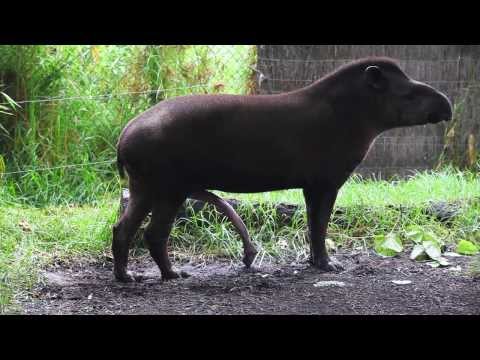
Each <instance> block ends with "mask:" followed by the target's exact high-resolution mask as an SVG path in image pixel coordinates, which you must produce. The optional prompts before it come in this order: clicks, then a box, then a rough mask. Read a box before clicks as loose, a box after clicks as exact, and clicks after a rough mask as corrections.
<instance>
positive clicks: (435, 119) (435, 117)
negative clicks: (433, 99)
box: [427, 112, 452, 124]
mask: <svg viewBox="0 0 480 360" xmlns="http://www.w3.org/2000/svg"><path fill="white" fill-rule="evenodd" d="M451 119H452V114H451V113H446V112H432V113H430V114H428V117H427V121H428V122H429V123H431V124H437V123H439V122H441V121H450V120H451Z"/></svg>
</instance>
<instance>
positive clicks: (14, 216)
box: [0, 170, 480, 312]
mask: <svg viewBox="0 0 480 360" xmlns="http://www.w3.org/2000/svg"><path fill="white" fill-rule="evenodd" d="M479 185H480V184H479V179H478V177H476V176H475V175H474V174H470V173H462V172H458V171H454V170H445V171H442V172H439V173H421V174H417V175H416V176H414V177H412V178H411V179H408V180H402V181H397V182H393V183H388V182H386V181H385V182H374V181H370V180H360V179H359V178H353V179H351V180H350V181H349V182H348V183H347V184H346V185H345V187H344V188H342V191H341V192H340V194H339V198H338V202H337V206H341V207H342V209H344V211H345V213H344V214H343V215H342V217H341V219H340V220H341V222H331V223H330V226H329V235H328V236H329V238H331V239H333V240H334V241H335V242H336V244H337V245H338V246H343V247H344V248H357V247H361V248H365V247H368V246H371V244H372V240H373V237H374V236H375V235H380V234H385V233H387V232H390V231H396V232H398V233H399V234H400V235H401V236H403V235H404V233H405V229H407V228H408V227H409V226H411V225H420V226H422V227H423V228H424V229H428V230H431V231H433V232H434V233H435V234H436V235H437V236H438V237H440V238H442V239H443V240H445V242H446V243H447V244H454V243H456V242H458V241H459V240H460V239H469V240H471V241H474V242H476V243H477V244H478V243H479V241H480V216H479V214H480V200H479V199H480V186H479ZM112 190H114V191H115V192H112V191H108V192H106V193H99V194H98V197H97V199H96V200H95V201H93V202H91V203H90V204H84V205H48V206H42V207H35V206H32V205H25V204H20V202H15V199H13V198H12V197H10V196H9V195H8V194H9V192H8V191H4V192H3V193H1V194H0V311H2V312H9V311H13V310H12V309H14V307H12V304H13V303H12V301H13V299H14V297H15V296H19V295H20V294H22V292H24V291H28V289H29V288H30V287H31V286H32V284H34V283H35V281H36V279H37V272H38V270H39V269H40V268H41V267H42V266H45V265H46V264H48V263H49V262H51V261H53V260H58V259H63V260H65V261H69V260H72V259H78V258H84V257H92V258H101V257H102V256H103V255H105V254H106V253H110V246H111V227H112V225H113V223H114V222H115V221H116V217H117V211H118V190H119V187H118V183H117V187H116V188H115V189H112ZM224 195H225V196H226V197H230V198H231V197H236V198H240V199H243V200H244V202H243V205H242V207H241V209H240V211H239V213H240V215H241V217H242V218H243V219H244V221H245V223H246V225H247V227H248V229H249V231H250V233H251V236H252V239H253V241H254V242H255V243H256V245H257V247H258V249H259V250H260V253H259V256H258V257H257V259H256V265H260V266H261V264H262V262H268V261H270V260H272V259H273V258H277V259H279V258H280V259H282V258H284V259H292V258H293V259H305V258H306V256H307V255H308V246H307V245H306V221H305V213H304V212H300V213H298V214H297V215H296V217H295V219H294V221H293V224H292V225H291V226H281V225H280V224H279V223H278V221H276V216H275V213H274V207H273V206H272V205H273V203H276V202H287V203H290V202H291V203H299V204H301V203H302V198H301V193H300V192H299V191H295V190H291V191H283V192H275V193H264V194H249V195H243V194H242V195H239V194H224ZM431 200H441V201H443V200H448V201H456V200H462V201H463V202H462V204H463V206H462V211H461V213H460V214H459V215H458V216H457V218H456V219H455V220H454V222H453V223H452V224H451V226H450V227H447V226H445V225H444V224H442V223H439V222H437V221H435V220H433V219H431V218H429V217H427V216H426V215H425V214H424V213H423V211H422V209H423V208H424V207H425V206H426V204H428V202H429V201H431ZM254 202H260V203H261V206H260V208H257V209H256V210H255V211H254V210H253V207H252V203H254ZM388 205H409V207H408V208H406V210H404V211H403V212H401V211H400V210H399V209H398V208H395V207H388ZM214 214H216V213H214ZM207 215H208V214H207V213H205V212H201V213H199V214H197V215H196V216H195V217H193V218H191V219H189V220H188V221H186V222H183V223H179V224H177V226H175V227H174V229H173V231H172V252H171V256H172V257H173V258H174V259H178V258H179V257H185V256H187V257H188V256H203V257H218V256H220V257H227V258H231V259H235V260H237V261H240V258H241V256H242V246H241V241H240V239H239V237H238V235H237V234H236V232H235V231H234V229H233V226H232V225H231V224H230V223H228V222H226V221H224V220H223V219H222V218H220V217H219V216H218V215H216V216H217V218H216V220H215V219H214V220H212V219H210V218H209V217H208V216H207ZM208 219H210V220H208ZM406 245H407V246H408V245H409V244H408V243H407V244H406ZM141 251H144V250H141Z"/></svg>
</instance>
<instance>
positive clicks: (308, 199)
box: [303, 185, 343, 271]
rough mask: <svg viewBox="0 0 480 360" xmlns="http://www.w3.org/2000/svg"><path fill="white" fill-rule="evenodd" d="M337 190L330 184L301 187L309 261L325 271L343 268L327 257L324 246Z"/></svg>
mask: <svg viewBox="0 0 480 360" xmlns="http://www.w3.org/2000/svg"><path fill="white" fill-rule="evenodd" d="M337 193H338V190H337V189H336V188H334V187H331V186H327V187H326V186H324V185H317V186H312V187H310V188H308V189H307V188H306V189H303V195H304V197H305V204H306V207H307V222H308V231H309V238H310V261H311V263H312V265H313V266H314V267H316V268H319V269H321V270H325V271H340V270H343V267H342V265H341V264H339V263H338V262H336V261H332V260H331V259H330V258H329V257H328V252H327V248H326V246H325V236H326V234H327V227H328V222H329V220H330V215H331V213H332V209H333V205H334V203H335V199H336V198H337Z"/></svg>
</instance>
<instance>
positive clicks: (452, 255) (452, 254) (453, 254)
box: [443, 251, 463, 257]
mask: <svg viewBox="0 0 480 360" xmlns="http://www.w3.org/2000/svg"><path fill="white" fill-rule="evenodd" d="M443 256H449V257H458V256H463V255H460V254H458V253H455V252H451V251H447V252H446V253H443Z"/></svg>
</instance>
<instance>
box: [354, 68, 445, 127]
mask: <svg viewBox="0 0 480 360" xmlns="http://www.w3.org/2000/svg"><path fill="white" fill-rule="evenodd" d="M353 67H354V68H356V69H354V70H356V71H354V73H355V77H356V80H357V81H355V85H356V86H359V87H360V89H358V90H360V91H361V92H362V93H363V96H362V98H363V99H364V100H365V101H366V102H367V103H368V104H369V110H371V111H372V115H373V117H374V118H375V119H372V120H374V121H376V122H377V123H378V125H380V126H381V127H382V128H384V129H390V128H395V127H403V126H413V125H424V124H435V123H438V122H441V121H443V120H445V121H449V120H450V119H451V118H452V105H451V103H450V100H449V99H448V98H447V97H446V96H445V95H444V94H443V93H441V92H440V91H438V90H436V89H434V88H433V87H431V86H429V85H427V84H425V83H422V82H419V81H415V80H413V79H411V78H410V77H409V76H408V75H406V74H405V72H404V71H403V70H402V69H400V67H399V66H398V65H397V63H395V62H394V61H393V60H391V59H388V58H373V59H370V60H369V59H366V60H363V61H359V62H357V63H354V64H353ZM352 70H353V69H352ZM356 86H355V87H356Z"/></svg>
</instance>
